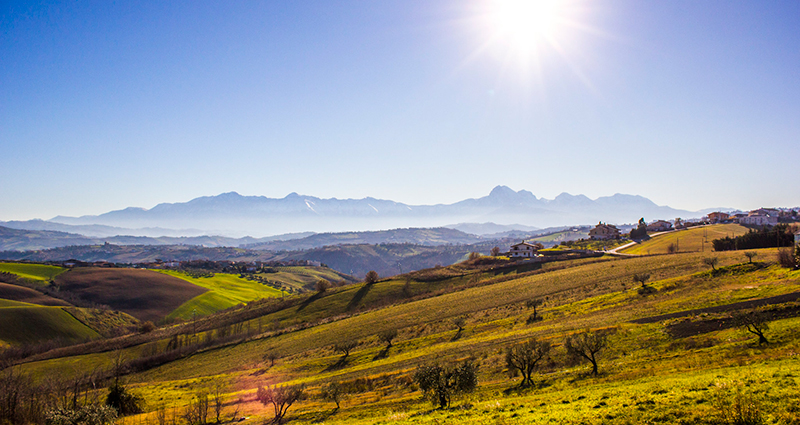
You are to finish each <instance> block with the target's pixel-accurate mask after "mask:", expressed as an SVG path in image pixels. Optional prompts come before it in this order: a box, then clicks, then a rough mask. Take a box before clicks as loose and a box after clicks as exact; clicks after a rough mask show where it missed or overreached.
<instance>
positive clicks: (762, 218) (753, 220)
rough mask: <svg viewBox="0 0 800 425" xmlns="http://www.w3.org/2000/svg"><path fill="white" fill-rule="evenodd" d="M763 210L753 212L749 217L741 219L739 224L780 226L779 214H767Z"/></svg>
mask: <svg viewBox="0 0 800 425" xmlns="http://www.w3.org/2000/svg"><path fill="white" fill-rule="evenodd" d="M762 210H763V209H762ZM762 210H755V211H751V212H750V214H749V215H748V216H747V217H742V218H740V219H739V224H748V225H751V226H775V225H776V224H778V215H777V214H775V215H770V214H766V213H764V212H763V211H762Z"/></svg>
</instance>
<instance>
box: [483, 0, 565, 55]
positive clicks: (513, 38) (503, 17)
mask: <svg viewBox="0 0 800 425" xmlns="http://www.w3.org/2000/svg"><path fill="white" fill-rule="evenodd" d="M492 3H493V4H492V13H491V19H492V21H493V26H494V29H495V32H496V36H497V37H499V38H500V39H502V40H503V41H504V42H505V43H507V44H508V45H509V47H513V48H514V49H515V50H517V52H518V53H531V51H533V50H536V49H537V48H538V47H540V46H539V45H540V44H541V43H543V42H547V43H552V42H553V39H554V37H555V32H556V30H557V29H558V28H557V27H558V24H559V21H560V17H559V12H560V10H559V6H560V2H559V1H558V0H494V1H493V2H492Z"/></svg>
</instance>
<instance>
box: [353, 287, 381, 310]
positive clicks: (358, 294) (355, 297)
mask: <svg viewBox="0 0 800 425" xmlns="http://www.w3.org/2000/svg"><path fill="white" fill-rule="evenodd" d="M372 285H374V284H373V283H365V284H364V286H362V287H361V288H359V290H358V292H356V293H355V294H354V295H353V299H352V300H350V302H349V303H347V311H351V310H353V309H354V308H356V307H357V306H358V303H360V302H361V300H362V299H364V297H365V296H367V294H368V293H369V291H370V290H371V289H372Z"/></svg>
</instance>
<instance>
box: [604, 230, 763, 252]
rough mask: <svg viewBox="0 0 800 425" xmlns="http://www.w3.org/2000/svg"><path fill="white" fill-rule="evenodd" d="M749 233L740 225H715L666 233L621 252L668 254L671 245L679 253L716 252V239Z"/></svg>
mask: <svg viewBox="0 0 800 425" xmlns="http://www.w3.org/2000/svg"><path fill="white" fill-rule="evenodd" d="M747 232H748V228H747V227H744V226H741V225H739V224H715V225H712V226H702V227H690V228H688V229H686V230H678V231H674V232H668V233H664V234H661V235H658V236H655V237H653V238H651V239H648V240H646V241H644V242H642V243H639V244H636V245H633V246H631V247H629V248H625V249H623V250H621V251H620V252H622V253H625V254H635V255H643V254H666V253H668V252H669V247H670V245H674V246H675V249H676V250H677V252H709V253H710V252H711V251H713V250H714V247H713V245H712V244H711V242H712V241H713V240H714V239H719V238H724V237H726V236H741V235H743V234H745V233H747Z"/></svg>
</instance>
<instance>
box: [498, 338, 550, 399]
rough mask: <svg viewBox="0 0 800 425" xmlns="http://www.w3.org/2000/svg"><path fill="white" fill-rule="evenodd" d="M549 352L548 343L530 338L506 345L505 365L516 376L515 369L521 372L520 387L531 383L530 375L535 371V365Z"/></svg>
mask: <svg viewBox="0 0 800 425" xmlns="http://www.w3.org/2000/svg"><path fill="white" fill-rule="evenodd" d="M549 353H550V343H549V342H546V341H537V340H536V338H532V339H530V340H529V341H527V342H523V343H521V344H516V345H514V346H511V347H508V349H507V350H506V365H507V366H508V368H509V370H512V371H513V375H514V376H516V374H517V371H519V373H521V374H522V382H521V383H520V384H519V386H520V387H528V386H532V385H533V379H532V378H531V376H532V375H533V372H535V371H536V367H537V366H538V365H539V364H540V362H541V361H542V360H544V359H545V358H546V357H547V355H548V354H549Z"/></svg>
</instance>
